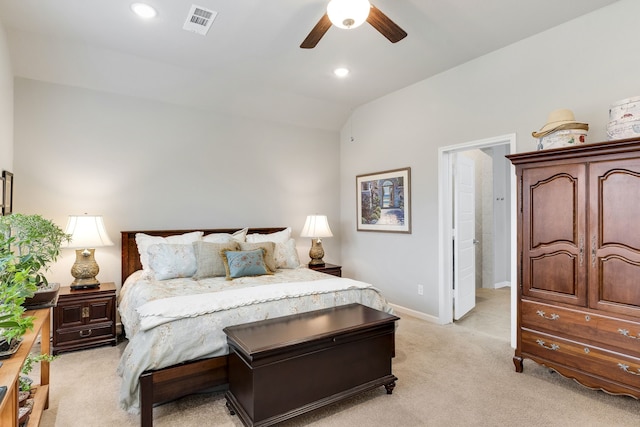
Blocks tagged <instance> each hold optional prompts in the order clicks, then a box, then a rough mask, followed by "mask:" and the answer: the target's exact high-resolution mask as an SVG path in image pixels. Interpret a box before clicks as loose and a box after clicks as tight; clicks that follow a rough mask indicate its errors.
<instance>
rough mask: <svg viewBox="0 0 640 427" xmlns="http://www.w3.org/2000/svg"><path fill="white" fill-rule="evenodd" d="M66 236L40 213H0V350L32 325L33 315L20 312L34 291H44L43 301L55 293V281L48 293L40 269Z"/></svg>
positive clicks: (53, 296)
mask: <svg viewBox="0 0 640 427" xmlns="http://www.w3.org/2000/svg"><path fill="white" fill-rule="evenodd" d="M68 240H69V236H68V235H67V234H65V233H64V231H62V229H61V228H60V227H58V226H57V225H56V224H54V223H53V222H52V221H50V220H48V219H45V218H43V217H41V216H40V215H24V214H12V215H8V216H2V217H0V337H3V338H4V339H5V340H4V343H3V342H2V340H1V339H0V352H1V351H2V348H3V344H4V345H8V346H12V345H13V344H14V341H15V340H16V339H19V338H20V337H22V335H24V333H25V332H26V331H27V330H28V329H30V328H31V327H32V326H33V319H31V318H29V317H24V316H23V314H24V311H25V306H26V307H27V308H28V307H29V306H30V304H29V303H30V302H33V301H34V295H36V294H44V295H45V297H44V298H45V299H47V301H51V300H53V299H54V298H55V295H57V291H58V287H59V285H58V286H53V295H52V296H51V291H52V289H51V287H52V286H51V285H50V284H49V282H48V281H47V279H46V277H45V276H44V272H45V271H47V269H48V268H49V265H50V264H51V263H52V262H54V261H56V259H57V258H58V255H59V254H60V248H61V246H62V242H64V241H68ZM56 285H57V284H56ZM35 301H36V305H37V304H40V303H41V299H38V298H36V299H35Z"/></svg>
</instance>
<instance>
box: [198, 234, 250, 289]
mask: <svg viewBox="0 0 640 427" xmlns="http://www.w3.org/2000/svg"><path fill="white" fill-rule="evenodd" d="M223 249H228V250H232V251H235V250H237V249H239V248H238V242H235V241H232V242H227V243H211V242H203V241H198V242H193V250H194V257H195V259H196V267H197V270H196V272H195V274H194V275H193V278H194V280H200V279H204V278H206V277H216V276H226V274H227V270H226V269H225V268H224V261H223V259H222V255H221V254H220V251H222V250H223Z"/></svg>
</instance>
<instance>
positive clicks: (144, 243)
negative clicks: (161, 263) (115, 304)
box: [136, 231, 203, 271]
mask: <svg viewBox="0 0 640 427" xmlns="http://www.w3.org/2000/svg"><path fill="white" fill-rule="evenodd" d="M202 234H203V233H202V231H192V232H190V233H185V234H179V235H176V236H168V237H160V236H149V235H148V234H144V233H136V245H137V246H138V253H139V254H140V263H141V264H142V269H143V270H146V271H150V270H151V268H150V267H149V253H148V252H147V251H148V249H149V246H151V245H155V244H162V243H172V244H176V245H190V244H191V243H193V242H195V241H196V240H200V239H201V238H202Z"/></svg>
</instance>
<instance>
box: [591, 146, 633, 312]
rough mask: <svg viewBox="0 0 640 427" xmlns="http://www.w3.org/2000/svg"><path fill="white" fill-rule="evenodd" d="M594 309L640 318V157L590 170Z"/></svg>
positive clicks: (598, 164)
mask: <svg viewBox="0 0 640 427" xmlns="http://www.w3.org/2000/svg"><path fill="white" fill-rule="evenodd" d="M589 181H590V183H589V188H590V193H589V200H590V205H591V210H590V213H589V216H590V220H589V221H590V227H589V228H590V232H589V234H590V241H589V306H590V307H592V308H597V309H600V310H607V311H610V312H615V313H621V314H627V315H630V316H637V317H640V281H639V280H640V158H632V159H622V160H616V161H603V162H594V163H592V164H591V165H590V166H589Z"/></svg>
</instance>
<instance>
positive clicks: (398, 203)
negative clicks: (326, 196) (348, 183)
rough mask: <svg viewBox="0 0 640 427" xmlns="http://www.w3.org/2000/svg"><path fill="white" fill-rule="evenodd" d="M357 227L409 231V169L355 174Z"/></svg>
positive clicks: (386, 230) (385, 230)
mask: <svg viewBox="0 0 640 427" xmlns="http://www.w3.org/2000/svg"><path fill="white" fill-rule="evenodd" d="M356 192H357V194H356V200H357V218H356V223H357V230H358V231H382V232H391V233H409V234H410V233H411V168H409V167H406V168H401V169H393V170H388V171H383V172H376V173H370V174H364V175H358V176H356Z"/></svg>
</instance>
